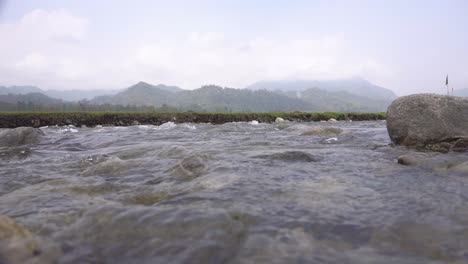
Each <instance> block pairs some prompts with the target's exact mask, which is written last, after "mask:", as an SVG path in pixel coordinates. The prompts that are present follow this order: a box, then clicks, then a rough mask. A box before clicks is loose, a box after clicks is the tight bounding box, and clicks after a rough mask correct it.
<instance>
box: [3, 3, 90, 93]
mask: <svg viewBox="0 0 468 264" xmlns="http://www.w3.org/2000/svg"><path fill="white" fill-rule="evenodd" d="M88 23H89V22H88V21H87V20H86V19H85V18H81V17H77V16H73V15H71V14H70V13H69V12H68V11H66V10H65V9H57V10H43V9H37V10H33V11H31V12H29V13H27V14H26V15H24V16H23V17H22V18H21V19H20V20H19V21H17V22H16V23H10V24H0V39H2V41H1V42H0V57H1V58H2V60H1V61H0V70H7V71H8V72H10V73H12V74H10V75H8V76H2V77H0V82H2V83H10V84H22V83H24V82H26V81H31V82H35V80H37V81H38V82H39V80H43V79H44V77H45V76H47V77H48V78H50V80H49V81H50V82H55V81H56V79H68V77H70V76H71V75H73V74H72V73H73V72H76V70H74V69H71V67H69V64H78V62H79V60H80V59H79V56H80V53H81V47H80V42H81V41H82V40H84V39H85V37H86V31H87V26H88ZM67 61H69V62H70V63H69V64H67ZM67 66H68V67H67ZM66 69H70V70H72V72H70V71H66ZM43 81H46V80H43Z"/></svg>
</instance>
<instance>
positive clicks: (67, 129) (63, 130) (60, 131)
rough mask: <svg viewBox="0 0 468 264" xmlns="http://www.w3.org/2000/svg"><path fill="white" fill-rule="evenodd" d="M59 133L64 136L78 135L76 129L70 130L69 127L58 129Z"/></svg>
mask: <svg viewBox="0 0 468 264" xmlns="http://www.w3.org/2000/svg"><path fill="white" fill-rule="evenodd" d="M59 133H62V134H65V133H78V129H76V128H71V127H66V128H63V129H60V130H59Z"/></svg>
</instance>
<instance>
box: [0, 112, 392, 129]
mask: <svg viewBox="0 0 468 264" xmlns="http://www.w3.org/2000/svg"><path fill="white" fill-rule="evenodd" d="M277 117H281V118H283V119H284V120H289V121H296V122H311V121H326V120H329V119H330V118H334V119H336V120H353V121H366V120H383V119H385V113H336V112H314V113H308V112H269V113H206V112H200V113H195V112H178V113H156V112H141V113H138V112H137V113H135V112H132V113H122V112H76V113H70V112H0V128H15V127H21V126H30V127H41V126H54V125H58V126H63V125H74V126H89V127H93V126H97V125H111V126H112V125H113V126H131V125H139V124H152V125H160V124H162V123H165V122H169V121H173V122H175V123H212V124H223V123H228V122H248V121H252V120H257V121H259V122H261V123H272V122H275V120H276V118H277Z"/></svg>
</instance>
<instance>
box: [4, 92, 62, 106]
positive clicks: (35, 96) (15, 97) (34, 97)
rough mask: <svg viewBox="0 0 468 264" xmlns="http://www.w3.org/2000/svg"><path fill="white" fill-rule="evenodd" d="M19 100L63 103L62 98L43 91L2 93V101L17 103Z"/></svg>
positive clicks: (36, 102) (39, 102)
mask: <svg viewBox="0 0 468 264" xmlns="http://www.w3.org/2000/svg"><path fill="white" fill-rule="evenodd" d="M18 102H23V103H33V104H41V105H53V104H62V102H63V101H62V100H59V99H54V98H50V97H49V96H47V95H44V94H42V93H28V94H2V95H0V103H8V104H17V103H18Z"/></svg>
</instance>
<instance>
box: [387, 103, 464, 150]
mask: <svg viewBox="0 0 468 264" xmlns="http://www.w3.org/2000/svg"><path fill="white" fill-rule="evenodd" d="M387 130H388V133H389V135H390V138H391V140H392V141H393V142H394V143H395V144H398V145H404V146H407V147H413V148H419V147H422V148H426V149H430V150H436V151H442V152H445V151H449V150H450V149H452V150H457V151H462V150H464V149H466V148H464V147H463V146H465V145H467V146H468V144H465V143H466V142H467V139H468V98H464V97H455V96H444V95H436V94H415V95H409V96H403V97H400V98H398V99H396V100H395V101H393V102H392V104H391V105H390V106H389V107H388V110H387Z"/></svg>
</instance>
